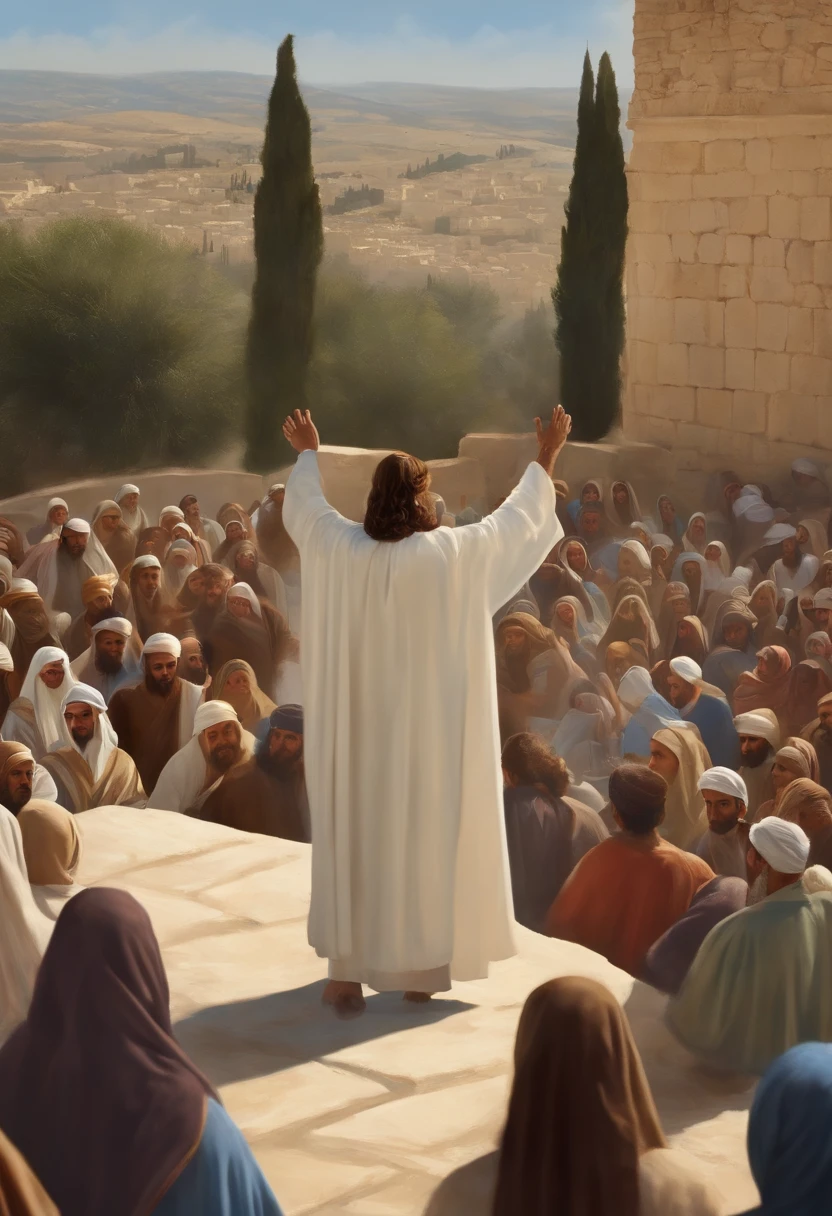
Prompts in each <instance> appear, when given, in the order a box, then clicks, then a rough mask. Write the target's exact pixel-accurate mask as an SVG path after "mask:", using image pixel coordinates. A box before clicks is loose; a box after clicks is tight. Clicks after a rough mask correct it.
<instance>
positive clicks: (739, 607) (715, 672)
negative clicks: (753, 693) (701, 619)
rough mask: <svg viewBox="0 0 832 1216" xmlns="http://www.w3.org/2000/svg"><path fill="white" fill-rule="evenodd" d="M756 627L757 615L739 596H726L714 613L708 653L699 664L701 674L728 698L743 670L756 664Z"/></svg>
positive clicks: (752, 668)
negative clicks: (735, 597)
mask: <svg viewBox="0 0 832 1216" xmlns="http://www.w3.org/2000/svg"><path fill="white" fill-rule="evenodd" d="M756 628H757V618H756V617H755V616H754V615H753V613H752V612H751V610H750V609H749V607H748V605H747V604H743V603H742V601H740V600H727V601H726V603H724V604H723V605H722V607H721V608H720V609H719V611H718V613H717V618H716V622H715V624H714V631H713V637H712V640H711V653H710V654H709V655H708V657H707V659H706V660H705V662H704V663H703V664H702V675H703V677H704V679H705V681H706V682H707V683H708V684H714V685H716V687H717V688H718V689H719V690H720V692H722V693H724V695H725V696H726V697H727V698H728V700H729V701H730V700H731V698H732V697H733V695H734V690H735V688H736V687H737V684H738V682H739V678H740V676H741V675H742V674H743V672H745V671H753V670H754V668H755V667H756V666H757V646H756V645H755V642H754V630H755V629H756Z"/></svg>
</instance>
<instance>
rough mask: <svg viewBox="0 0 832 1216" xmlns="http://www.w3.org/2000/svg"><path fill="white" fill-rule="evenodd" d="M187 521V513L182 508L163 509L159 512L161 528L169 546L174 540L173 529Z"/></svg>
mask: <svg viewBox="0 0 832 1216" xmlns="http://www.w3.org/2000/svg"><path fill="white" fill-rule="evenodd" d="M184 520H185V512H184V511H183V510H182V508H181V507H176V506H173V505H172V504H171V505H170V506H168V507H162V509H161V511H160V512H159V527H160V528H162V529H163V531H164V532H165V534H166V536H167V539H168V544H170V542H171V540H172V539H173V529H174V528H175V527H176V525H177V524H181V523H183V522H184Z"/></svg>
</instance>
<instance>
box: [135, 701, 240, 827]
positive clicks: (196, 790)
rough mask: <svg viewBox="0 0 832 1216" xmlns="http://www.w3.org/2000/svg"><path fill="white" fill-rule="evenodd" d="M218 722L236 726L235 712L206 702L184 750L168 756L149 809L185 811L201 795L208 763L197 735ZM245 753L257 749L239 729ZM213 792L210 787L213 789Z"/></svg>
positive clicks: (224, 706)
mask: <svg viewBox="0 0 832 1216" xmlns="http://www.w3.org/2000/svg"><path fill="white" fill-rule="evenodd" d="M220 722H237V723H239V718H238V717H237V711H236V709H234V707H233V706H231V705H229V704H228V702H227V701H205V702H204V703H203V704H202V705H200V707H199V709H198V710H197V711H196V714H195V715H194V733H193V736H192V738H190V739H189V740H188V742H187V743H186V744H185V746H184V747H181V748H180V749H179V751H178V752H177V753H176V754H175V755H174V756H171V758H170V760H168V762H167V764H166V765H165V767H164V768H163V769H162V772H161V774H160V776H159V780H158V781H157V782H156V788H155V789H154V791H153V793H152V794H151V795H150V798H149V799H148V806H152V807H153V808H154V809H155V810H159V811H179V812H181V813H184V812H185V811H187V810H188V809H189V808H190V807H191V806H193V803H194V801H195V799H197V798H198V797H199V795H200V794H202V793H203V791H204V789H205V783H206V781H207V778H208V762H207V760H206V758H205V752H204V751H203V750H202V744H201V742H200V735H201V734H202V732H203V731H205V730H207V729H208V728H209V727H210V726H217V725H218V724H219V723H220ZM240 735H241V742H242V747H243V751H244V753H246V754H247V756H251V755H252V754H253V752H254V748H255V746H256V740H255V738H254V736H253V735H251V734H249V732H248V731H246V730H243V728H242V726H241V727H240ZM212 788H213V787H212Z"/></svg>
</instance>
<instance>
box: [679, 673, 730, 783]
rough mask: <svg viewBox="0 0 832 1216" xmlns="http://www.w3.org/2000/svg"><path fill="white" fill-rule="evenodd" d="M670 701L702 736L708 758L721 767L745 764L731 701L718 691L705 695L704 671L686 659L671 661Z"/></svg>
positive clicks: (714, 690) (713, 690)
mask: <svg viewBox="0 0 832 1216" xmlns="http://www.w3.org/2000/svg"><path fill="white" fill-rule="evenodd" d="M667 687H668V688H669V690H670V702H671V704H672V705H673V706H674V707H675V708H676V709H678V711H679V713H680V714H681V715H682V717H683V718H684V720H685V721H686V722H692V723H693V725H694V726H695V727H697V728H698V730H699V733H700V735H701V736H702V742H703V743H704V744H705V747H706V748H707V749H708V755H709V756H710V757H711V760H712V761H713V762H714V764H715V765H718V766H719V767H721V768H733V769H738V768H739V766H740V764H741V762H742V753H741V750H740V740H739V735H738V734H737V732H736V729H735V727H734V719H733V715H732V713H731V709H730V707H729V705H728V702H727V701H726V700H725V698H724V697H723V696H722V695H721V694H720V696H718V697H717V696H714V695H713V693H715V692H718V691H719V690H718V689H712V691H711V692H706V691H705V689H706V688H708V685H706V684H705V682H704V680H703V679H702V668H701V667H700V666H699V664H698V663H695V662H694V660H693V659H690V658H688V657H687V656H686V655H685V656H681V655H680V656H679V658H676V659H671V660H670V674H669V675H668V677H667Z"/></svg>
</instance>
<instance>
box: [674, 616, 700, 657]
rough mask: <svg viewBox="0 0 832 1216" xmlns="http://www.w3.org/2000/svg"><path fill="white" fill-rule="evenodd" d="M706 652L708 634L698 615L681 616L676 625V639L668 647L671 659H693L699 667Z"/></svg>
mask: <svg viewBox="0 0 832 1216" xmlns="http://www.w3.org/2000/svg"><path fill="white" fill-rule="evenodd" d="M707 653H708V635H707V633H706V632H705V626H704V625H703V624H702V622H701V621H700V619H699V617H698V616H683V617H682V619H681V621H679V622H678V623H677V625H676V639H675V641H674V643H673V645H672V646H671V648H670V656H669V657H670V658H671V659H681V658H688V659H693V661H694V663H698V665H699V666H700V667H701V666H702V664H703V663H704V662H705V656H706V655H707Z"/></svg>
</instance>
